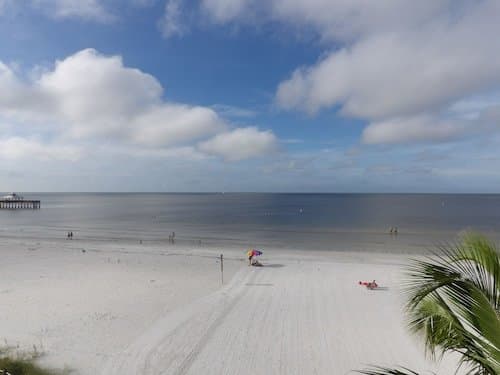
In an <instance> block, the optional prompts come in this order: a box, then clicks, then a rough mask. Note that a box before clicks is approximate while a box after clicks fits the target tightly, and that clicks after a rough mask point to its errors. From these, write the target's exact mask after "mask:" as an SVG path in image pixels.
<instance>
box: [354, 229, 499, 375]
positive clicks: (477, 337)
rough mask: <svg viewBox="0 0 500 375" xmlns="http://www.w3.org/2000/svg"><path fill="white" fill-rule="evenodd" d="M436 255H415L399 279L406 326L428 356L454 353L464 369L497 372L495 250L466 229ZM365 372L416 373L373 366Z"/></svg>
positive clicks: (482, 374)
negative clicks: (404, 296)
mask: <svg viewBox="0 0 500 375" xmlns="http://www.w3.org/2000/svg"><path fill="white" fill-rule="evenodd" d="M440 250H441V251H440V252H439V254H435V256H434V257H430V258H428V259H426V260H415V261H413V263H412V264H411V265H410V267H409V269H408V273H407V275H408V280H407V282H406V283H405V292H406V294H407V298H408V299H407V304H406V311H407V313H408V325H409V328H410V331H411V332H413V333H415V334H418V335H420V336H422V337H423V338H424V341H425V348H426V352H427V354H430V356H431V357H432V358H436V356H439V357H442V356H443V355H444V354H445V353H450V352H455V353H458V354H459V355H460V362H459V365H458V367H459V368H460V367H462V366H463V365H465V366H463V367H464V368H466V369H467V374H477V375H498V374H500V255H499V252H498V250H497V249H496V248H495V246H494V245H493V244H492V243H491V242H490V241H489V240H487V239H486V238H485V237H483V236H480V235H475V234H468V235H466V236H464V237H463V238H462V241H461V242H460V243H459V244H458V245H455V246H445V247H441V248H440ZM359 372H360V373H361V374H366V375H390V374H392V375H418V374H417V373H416V372H414V371H411V370H409V369H406V368H399V369H389V368H382V367H375V368H372V369H368V370H363V371H359Z"/></svg>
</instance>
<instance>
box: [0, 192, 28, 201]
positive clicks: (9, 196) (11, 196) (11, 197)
mask: <svg viewBox="0 0 500 375" xmlns="http://www.w3.org/2000/svg"><path fill="white" fill-rule="evenodd" d="M23 199H24V197H23V196H21V195H18V194H16V193H10V194H7V195H4V196H3V197H2V200H5V201H22V200H23Z"/></svg>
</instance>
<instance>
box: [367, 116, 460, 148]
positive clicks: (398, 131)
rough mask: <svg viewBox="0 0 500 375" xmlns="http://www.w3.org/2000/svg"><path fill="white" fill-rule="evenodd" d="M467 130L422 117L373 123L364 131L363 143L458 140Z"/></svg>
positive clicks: (452, 124)
mask: <svg viewBox="0 0 500 375" xmlns="http://www.w3.org/2000/svg"><path fill="white" fill-rule="evenodd" d="M467 130H468V128H467V126H466V125H465V124H464V123H461V122H455V123H453V122H450V121H442V120H440V119H436V118H434V117H432V116H425V115H422V116H416V117H410V118H401V119H392V120H387V121H381V122H375V123H371V124H369V125H368V126H367V127H366V128H365V129H364V130H363V134H362V141H363V143H366V144H391V143H392V144H394V143H411V142H427V141H430V142H439V141H447V140H452V139H457V138H459V137H460V136H462V135H463V134H466V133H467Z"/></svg>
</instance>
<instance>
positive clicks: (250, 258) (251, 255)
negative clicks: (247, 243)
mask: <svg viewBox="0 0 500 375" xmlns="http://www.w3.org/2000/svg"><path fill="white" fill-rule="evenodd" d="M252 259H253V254H250V255H249V257H248V265H249V266H251V265H252Z"/></svg>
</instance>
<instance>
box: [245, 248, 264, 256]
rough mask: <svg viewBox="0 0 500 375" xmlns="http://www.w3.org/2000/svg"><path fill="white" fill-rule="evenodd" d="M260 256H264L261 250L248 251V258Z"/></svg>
mask: <svg viewBox="0 0 500 375" xmlns="http://www.w3.org/2000/svg"><path fill="white" fill-rule="evenodd" d="M259 255H262V251H260V250H255V249H250V250H248V251H247V256H249V257H255V256H259Z"/></svg>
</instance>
